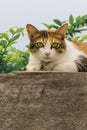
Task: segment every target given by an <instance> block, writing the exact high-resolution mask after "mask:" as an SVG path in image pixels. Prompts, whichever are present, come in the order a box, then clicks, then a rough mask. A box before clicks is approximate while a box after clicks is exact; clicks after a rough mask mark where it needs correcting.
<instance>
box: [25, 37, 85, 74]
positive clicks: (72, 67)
mask: <svg viewBox="0 0 87 130" xmlns="http://www.w3.org/2000/svg"><path fill="white" fill-rule="evenodd" d="M65 43H66V51H65V52H64V53H63V54H58V53H57V52H56V51H55V49H50V41H48V42H47V43H46V46H45V47H44V48H40V49H39V51H38V52H37V53H36V54H31V53H30V61H29V63H28V65H27V71H39V70H40V67H41V61H44V63H47V62H49V63H48V64H45V66H44V70H46V71H50V70H52V71H61V72H77V67H76V64H75V63H74V61H75V60H78V57H79V56H80V55H84V56H85V54H84V53H83V52H82V51H80V50H79V49H78V48H77V47H76V46H75V45H74V44H73V43H72V42H70V41H68V40H66V39H65ZM46 52H49V53H50V56H49V59H46V56H45V53H46Z"/></svg>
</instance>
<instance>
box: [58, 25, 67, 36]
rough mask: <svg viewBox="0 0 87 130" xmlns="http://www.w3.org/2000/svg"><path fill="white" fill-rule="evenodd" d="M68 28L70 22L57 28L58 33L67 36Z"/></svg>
mask: <svg viewBox="0 0 87 130" xmlns="http://www.w3.org/2000/svg"><path fill="white" fill-rule="evenodd" d="M67 28H68V23H66V24H64V25H63V26H61V27H60V28H59V29H57V33H58V34H59V35H61V36H62V37H65V35H66V31H67Z"/></svg>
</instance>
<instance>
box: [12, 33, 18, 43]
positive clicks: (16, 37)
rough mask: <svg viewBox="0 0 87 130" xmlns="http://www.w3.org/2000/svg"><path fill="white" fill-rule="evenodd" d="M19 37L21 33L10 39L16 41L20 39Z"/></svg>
mask: <svg viewBox="0 0 87 130" xmlns="http://www.w3.org/2000/svg"><path fill="white" fill-rule="evenodd" d="M19 37H20V34H17V35H15V36H14V37H13V38H11V39H10V43H11V42H14V41H16V40H17V39H19Z"/></svg>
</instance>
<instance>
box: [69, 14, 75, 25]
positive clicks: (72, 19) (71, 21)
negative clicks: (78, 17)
mask: <svg viewBox="0 0 87 130" xmlns="http://www.w3.org/2000/svg"><path fill="white" fill-rule="evenodd" d="M69 23H70V24H71V25H73V23H74V17H73V16H72V15H70V16H69Z"/></svg>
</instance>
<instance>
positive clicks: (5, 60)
mask: <svg viewBox="0 0 87 130" xmlns="http://www.w3.org/2000/svg"><path fill="white" fill-rule="evenodd" d="M21 36H24V28H17V27H12V28H10V29H9V30H8V31H6V32H4V33H0V73H8V72H12V71H23V70H25V66H26V64H27V63H28V57H29V51H28V49H26V51H21V50H18V49H16V48H15V47H14V46H13V45H14V44H15V43H17V40H18V39H19V38H20V37H21Z"/></svg>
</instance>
